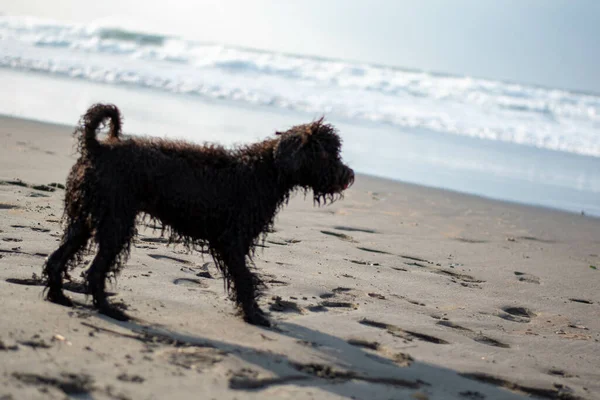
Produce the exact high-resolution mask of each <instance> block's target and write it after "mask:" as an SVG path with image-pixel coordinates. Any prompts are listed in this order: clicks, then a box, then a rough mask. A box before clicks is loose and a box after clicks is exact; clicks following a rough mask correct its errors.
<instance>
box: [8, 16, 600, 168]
mask: <svg viewBox="0 0 600 400" xmlns="http://www.w3.org/2000/svg"><path fill="white" fill-rule="evenodd" d="M0 66H2V67H4V68H14V69H20V70H32V71H38V72H46V73H51V74H57V75H61V76H66V77H71V78H78V79H86V80H92V81H98V82H105V83H110V84H116V85H133V86H140V87H149V88H154V89H158V90H163V91H169V92H174V93H188V94H195V95H200V96H206V97H210V98H223V99H229V100H234V101H240V102H245V103H250V104H258V105H264V106H271V107H279V108H286V109H291V110H298V111H306V112H310V113H313V114H315V113H316V114H321V113H324V114H329V115H332V114H333V115H335V116H340V117H344V118H347V119H351V120H365V121H371V122H376V123H382V124H387V125H392V126H397V127H400V128H413V127H417V128H427V129H430V130H434V131H436V132H441V133H448V134H455V135H463V136H470V137H479V138H484V139H492V140H501V141H506V142H512V143H517V144H523V145H530V146H536V147H540V148H546V149H552V150H559V151H565V152H572V153H579V154H586V155H592V156H597V157H600V97H599V96H596V95H592V94H582V93H574V92H569V91H565V90H558V89H548V88H540V87H534V86H527V85H521V84H514V83H505V82H499V81H493V80H487V79H476V78H470V77H460V76H448V75H441V74H433V73H427V72H423V71H409V70H403V69H399V68H393V67H386V66H378V65H371V64H365V63H357V62H350V61H343V60H329V59H322V58H316V57H307V56H299V55H288V54H282V53H274V52H266V51H257V50H250V49H244V48H237V47H232V46H222V45H218V44H206V43H198V42H193V41H188V40H184V39H181V38H176V37H167V36H162V35H156V34H147V33H139V32H130V31H126V30H123V29H119V28H114V27H111V28H109V27H102V26H85V25H74V24H64V23H58V22H54V21H43V20H38V19H31V18H24V17H0ZM0 111H1V110H0Z"/></svg>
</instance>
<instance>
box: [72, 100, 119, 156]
mask: <svg viewBox="0 0 600 400" xmlns="http://www.w3.org/2000/svg"><path fill="white" fill-rule="evenodd" d="M106 119H109V120H110V130H109V132H108V137H109V139H113V140H114V139H118V138H119V137H120V136H121V125H122V120H121V113H120V112H119V109H118V108H117V106H115V105H114V104H94V105H93V106H91V107H90V108H89V109H88V110H87V112H86V113H85V114H84V115H83V116H82V117H81V120H80V122H79V127H78V128H77V130H76V131H75V133H76V134H78V133H81V135H82V137H81V142H80V145H81V147H82V150H92V149H94V148H95V147H97V146H98V145H99V142H98V139H97V138H96V131H97V130H98V127H99V126H100V124H102V122H104V120H106Z"/></svg>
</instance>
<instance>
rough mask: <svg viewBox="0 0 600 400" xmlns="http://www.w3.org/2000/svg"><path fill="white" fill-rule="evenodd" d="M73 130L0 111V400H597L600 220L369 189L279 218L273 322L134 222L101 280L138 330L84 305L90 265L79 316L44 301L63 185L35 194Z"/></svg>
mask: <svg viewBox="0 0 600 400" xmlns="http://www.w3.org/2000/svg"><path fill="white" fill-rule="evenodd" d="M71 130H72V128H69V127H63V126H54V125H48V124H42V123H37V122H31V121H23V120H17V119H10V118H0V141H1V142H0V143H1V144H2V148H1V149H0V179H1V180H3V184H2V185H0V299H1V302H2V303H1V304H2V306H1V313H0V315H1V316H0V399H2V400H8V399H15V400H17V399H29V398H32V399H33V398H39V399H47V398H56V399H62V398H65V397H72V398H79V399H91V398H93V399H167V398H168V399H186V398H195V399H234V398H237V399H242V398H257V399H265V398H274V399H284V398H294V399H338V398H356V399H511V398H523V397H528V396H537V397H539V398H544V399H546V398H547V399H574V398H585V399H594V398H600V343H599V340H600V318H599V317H600V294H599V293H598V283H599V282H600V270H598V269H595V268H593V267H597V268H599V269H600V258H599V256H598V254H599V253H600V220H598V219H594V218H589V217H586V216H581V215H572V214H567V213H562V212H557V211H551V210H544V209H538V208H534V207H526V206H519V205H512V204H507V203H502V202H497V201H491V200H486V199H481V198H477V197H472V196H466V195H461V194H456V193H450V192H446V191H441V190H434V189H427V188H422V187H418V186H413V185H406V184H401V183H396V182H390V181H386V180H380V179H375V178H371V177H365V176H359V177H358V178H357V181H356V183H355V185H354V186H353V187H352V188H351V189H350V190H349V191H348V192H347V194H346V197H345V199H344V200H343V201H340V202H337V203H335V204H333V205H332V206H328V207H323V208H317V207H313V205H312V202H311V201H310V198H308V199H305V198H304V197H303V196H302V195H299V196H296V197H295V198H294V199H292V201H291V202H290V204H289V206H288V207H287V208H286V209H284V211H282V212H281V213H280V214H279V218H278V220H277V223H276V226H275V227H276V232H274V233H272V234H270V235H269V236H268V239H267V241H266V242H265V246H264V248H261V249H259V251H258V252H257V256H256V260H255V261H256V266H257V268H258V269H259V271H260V273H261V274H262V275H263V278H264V280H265V281H266V282H267V284H268V289H267V291H266V293H265V296H264V298H263V300H262V305H263V307H264V308H265V310H270V316H271V318H272V320H273V321H274V322H276V326H275V328H274V329H260V328H258V327H254V326H250V325H247V324H245V323H244V322H242V320H241V319H240V318H238V317H236V315H235V312H234V309H233V306H232V303H231V302H230V301H228V300H227V297H226V294H225V292H224V289H223V281H222V280H221V279H220V276H219V274H218V272H217V271H216V270H215V268H214V265H213V264H212V262H211V261H212V260H211V259H210V258H209V257H207V256H203V255H202V254H199V253H186V252H185V249H184V248H183V247H181V246H167V245H166V244H165V243H164V241H163V240H161V239H160V235H159V232H158V231H153V230H152V229H151V227H147V226H140V235H139V237H138V239H137V240H136V242H135V248H134V249H133V252H132V256H131V259H130V260H129V262H128V263H127V267H126V268H125V269H124V271H123V273H122V274H121V275H120V276H119V277H118V279H117V281H116V283H114V284H113V285H112V286H111V290H112V291H113V292H114V293H115V295H114V296H113V297H112V299H113V300H112V301H114V302H118V301H122V302H124V303H125V304H126V305H128V313H129V314H130V315H132V316H134V317H136V320H135V321H134V322H130V323H121V322H117V321H114V320H111V319H109V318H106V317H104V316H101V315H98V314H97V313H96V312H95V311H94V310H93V309H91V308H90V306H89V304H90V299H88V298H86V296H85V294H82V293H81V285H80V282H81V277H80V272H81V271H83V269H77V270H75V271H73V273H72V276H73V279H74V283H72V284H70V285H69V289H70V291H69V292H68V294H69V295H71V296H72V297H73V298H74V299H75V300H77V301H79V302H81V303H83V305H82V306H80V307H78V308H75V309H69V308H65V307H61V306H58V305H55V304H52V303H49V302H46V301H44V300H43V295H42V290H43V288H42V287H41V286H39V278H38V277H39V275H40V272H41V268H42V264H43V262H44V259H45V257H46V256H47V255H48V254H49V253H50V252H52V251H53V250H54V249H55V248H56V247H57V244H58V241H59V237H60V234H61V232H62V230H61V225H60V221H59V220H60V217H61V214H62V198H63V194H64V192H63V190H62V189H60V188H58V189H55V190H54V188H49V187H47V186H41V187H38V188H37V189H36V188H35V187H34V185H40V184H43V185H47V184H49V183H52V182H58V183H64V180H65V177H66V174H67V172H68V169H69V167H70V166H71V165H72V164H73V162H74V157H75V153H74V146H73V140H72V137H71V135H70V132H71ZM266 134H267V133H266ZM13 179H20V180H21V182H19V181H12V180H13ZM11 181H12V182H11ZM90 258H91V255H90V256H89V257H87V260H89V259H90Z"/></svg>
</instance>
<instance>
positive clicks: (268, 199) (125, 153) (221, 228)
mask: <svg viewBox="0 0 600 400" xmlns="http://www.w3.org/2000/svg"><path fill="white" fill-rule="evenodd" d="M107 119H108V120H109V121H110V131H109V133H108V138H107V139H105V140H104V141H98V140H97V138H96V130H97V129H98V127H99V126H100V125H102V124H103V122H104V121H105V120H107ZM121 125H122V121H121V115H120V113H119V110H118V108H117V107H116V106H114V105H104V104H96V105H94V106H92V107H91V108H90V109H89V110H88V111H87V113H86V114H85V115H84V116H83V117H82V119H81V122H80V125H79V127H78V128H77V130H76V134H77V135H78V136H79V152H80V154H81V156H80V158H79V159H78V160H77V162H76V163H75V165H74V166H73V168H72V169H71V172H70V174H69V177H68V179H67V189H66V196H65V219H66V229H65V232H64V235H63V238H62V242H61V245H60V247H59V248H58V249H57V250H56V251H55V252H54V253H52V254H51V255H50V257H49V258H48V260H47V262H46V264H45V266H44V271H43V273H44V276H45V278H46V285H47V298H48V300H50V301H52V302H55V303H59V304H63V305H67V306H70V305H72V302H71V300H70V299H69V298H68V297H66V296H65V295H64V293H63V290H62V282H63V279H64V278H68V269H69V267H73V266H75V265H76V264H77V263H79V262H81V256H82V254H83V253H84V252H85V250H86V249H87V248H88V247H89V246H91V245H92V244H95V245H96V246H97V254H96V256H95V258H94V260H93V262H92V264H91V266H90V267H89V269H88V271H87V273H86V274H85V277H86V284H87V288H88V292H89V293H90V294H91V295H92V296H93V302H94V305H95V306H96V307H97V308H98V309H99V311H100V312H102V313H104V314H106V315H108V316H111V317H113V318H116V319H120V320H125V319H127V316H126V315H125V314H124V313H123V312H122V311H120V310H118V309H116V308H115V307H114V306H111V305H110V304H109V302H108V301H107V298H106V292H105V283H106V279H107V276H111V275H113V274H116V273H118V272H119V270H120V269H121V267H122V266H123V264H124V262H125V261H126V260H127V257H128V255H129V250H130V246H131V242H132V240H133V238H134V236H135V235H136V227H135V225H136V218H137V217H138V215H140V214H142V215H146V216H149V217H150V218H153V219H156V220H158V221H160V222H161V223H162V225H163V226H164V227H165V228H166V229H167V230H168V232H169V234H170V239H171V240H172V241H181V242H183V243H184V244H185V245H186V246H187V247H188V248H190V249H193V248H196V247H198V246H201V247H204V248H207V249H208V251H209V252H210V254H211V255H212V257H213V258H214V260H215V263H216V265H217V266H218V267H219V269H220V270H221V271H222V272H223V276H224V278H225V282H226V286H227V288H228V289H231V290H230V293H231V295H232V298H233V300H235V301H236V303H237V305H238V307H239V309H240V310H241V312H242V314H243V316H244V319H245V320H246V321H248V322H250V323H253V324H258V325H265V326H268V325H269V321H268V319H267V318H266V317H265V316H264V313H263V312H262V311H261V310H260V308H259V307H258V305H257V302H256V300H257V297H258V295H259V289H260V287H261V281H260V279H259V278H258V277H257V276H256V275H255V274H254V273H253V271H252V270H251V269H250V268H249V267H248V264H252V259H251V257H252V255H253V254H254V249H255V247H256V245H257V243H258V241H259V240H260V239H261V237H262V238H264V235H266V233H267V232H268V231H269V230H270V228H271V227H272V225H273V220H274V218H275V215H276V213H277V211H278V210H279V209H280V208H281V207H282V206H283V205H284V204H285V203H286V202H287V200H288V199H289V196H290V194H291V193H292V192H293V191H294V190H295V189H304V190H309V189H310V190H312V191H313V196H314V200H315V202H317V203H319V204H321V203H327V202H331V201H334V200H335V199H337V198H338V197H341V193H342V192H343V190H345V189H346V188H347V187H348V186H349V185H351V184H352V182H353V181H354V172H353V171H352V170H351V169H350V168H348V167H347V166H346V165H344V164H343V163H342V161H341V158H340V150H341V141H340V138H339V136H338V135H337V134H336V132H335V129H334V128H333V127H332V126H331V125H329V124H326V123H324V121H323V120H322V119H321V120H318V121H315V122H312V123H309V124H305V125H299V126H295V127H292V128H291V129H289V130H288V131H286V132H283V133H280V132H277V133H276V135H275V136H274V137H271V138H268V139H266V140H265V141H263V142H260V143H254V144H250V145H247V146H241V147H237V148H235V149H232V150H227V149H225V148H223V147H221V146H218V145H204V146H201V145H196V144H191V143H187V142H183V141H171V140H165V139H152V138H141V137H135V138H124V137H122V135H121ZM90 239H92V240H90Z"/></svg>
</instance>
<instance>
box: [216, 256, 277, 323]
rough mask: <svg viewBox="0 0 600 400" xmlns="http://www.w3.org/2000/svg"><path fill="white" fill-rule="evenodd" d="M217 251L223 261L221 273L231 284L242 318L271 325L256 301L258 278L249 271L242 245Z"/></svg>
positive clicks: (249, 321)
mask: <svg viewBox="0 0 600 400" xmlns="http://www.w3.org/2000/svg"><path fill="white" fill-rule="evenodd" d="M227 247H228V248H227V250H225V249H224V250H223V251H222V252H219V256H220V257H221V258H222V262H223V264H224V265H223V273H224V274H225V278H226V279H227V281H228V283H229V284H233V290H234V292H233V296H232V297H233V299H234V300H235V302H236V303H237V306H238V307H239V309H240V311H241V312H242V314H243V317H244V320H245V321H246V322H248V323H250V324H253V325H260V326H271V323H270V321H269V320H268V319H267V317H266V316H265V314H264V312H263V311H262V310H261V309H260V307H259V306H258V304H257V302H256V298H257V297H258V286H259V285H260V284H261V282H260V279H259V278H258V277H257V276H256V275H255V274H253V273H252V271H250V269H249V268H248V265H247V263H246V254H247V253H248V251H244V248H243V246H227Z"/></svg>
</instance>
